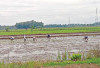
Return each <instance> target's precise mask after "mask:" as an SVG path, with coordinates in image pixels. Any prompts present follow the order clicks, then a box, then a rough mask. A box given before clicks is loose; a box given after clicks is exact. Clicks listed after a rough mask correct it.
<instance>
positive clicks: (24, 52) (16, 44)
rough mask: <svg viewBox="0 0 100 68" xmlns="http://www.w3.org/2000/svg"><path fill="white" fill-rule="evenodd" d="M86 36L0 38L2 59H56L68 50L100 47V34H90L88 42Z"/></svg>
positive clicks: (9, 60)
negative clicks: (35, 39)
mask: <svg viewBox="0 0 100 68" xmlns="http://www.w3.org/2000/svg"><path fill="white" fill-rule="evenodd" d="M83 38H84V36H74V37H54V38H51V39H47V38H37V41H33V40H32V39H27V41H26V42H24V40H23V39H15V40H14V41H11V40H0V60H1V61H3V62H16V61H30V60H35V61H36V60H56V59H57V55H58V51H60V54H62V53H64V52H65V49H66V51H68V52H71V53H73V52H75V53H77V52H79V51H88V50H90V49H94V48H99V47H100V36H89V40H88V42H85V41H84V39H83Z"/></svg>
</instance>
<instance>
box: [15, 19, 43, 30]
mask: <svg viewBox="0 0 100 68" xmlns="http://www.w3.org/2000/svg"><path fill="white" fill-rule="evenodd" d="M15 27H16V28H17V29H28V28H33V27H34V28H37V27H38V28H41V27H43V23H42V22H36V21H34V20H32V21H26V22H20V23H16V25H15Z"/></svg>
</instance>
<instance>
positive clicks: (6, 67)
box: [0, 58, 100, 68]
mask: <svg viewBox="0 0 100 68" xmlns="http://www.w3.org/2000/svg"><path fill="white" fill-rule="evenodd" d="M90 63H91V64H97V65H100V58H92V59H87V60H85V61H76V62H74V61H62V62H57V61H54V62H53V61H52V62H23V63H22V62H18V63H9V64H4V63H0V68H40V67H50V66H52V67H54V66H66V65H71V64H90Z"/></svg>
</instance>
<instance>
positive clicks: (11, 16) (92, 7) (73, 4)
mask: <svg viewBox="0 0 100 68" xmlns="http://www.w3.org/2000/svg"><path fill="white" fill-rule="evenodd" d="M99 6H100V0H0V25H14V24H15V23H18V22H23V21H30V20H35V21H42V22H44V23H45V24H68V23H69V22H68V21H69V17H70V18H71V19H70V20H71V23H93V22H95V16H96V8H98V16H99V15H100V8H99Z"/></svg>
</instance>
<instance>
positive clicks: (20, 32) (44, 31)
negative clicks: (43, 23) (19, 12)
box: [0, 27, 100, 35]
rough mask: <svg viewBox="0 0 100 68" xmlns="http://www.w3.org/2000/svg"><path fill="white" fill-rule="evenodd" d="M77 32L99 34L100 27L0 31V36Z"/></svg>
mask: <svg viewBox="0 0 100 68" xmlns="http://www.w3.org/2000/svg"><path fill="white" fill-rule="evenodd" d="M79 32H100V27H73V28H42V29H33V30H31V29H27V30H25V29H18V30H9V31H8V32H6V31H5V30H0V35H23V34H53V33H79Z"/></svg>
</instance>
